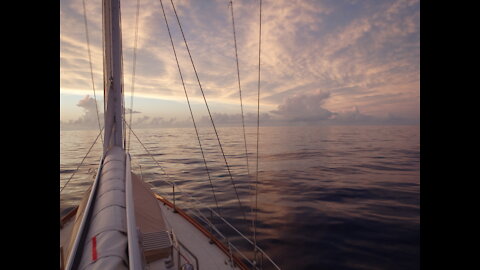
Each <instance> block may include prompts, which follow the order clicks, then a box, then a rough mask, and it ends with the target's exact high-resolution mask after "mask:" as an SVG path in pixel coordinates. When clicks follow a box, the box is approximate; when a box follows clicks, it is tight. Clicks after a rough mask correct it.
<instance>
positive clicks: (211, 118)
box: [170, 0, 247, 221]
mask: <svg viewBox="0 0 480 270" xmlns="http://www.w3.org/2000/svg"><path fill="white" fill-rule="evenodd" d="M170 3H171V4H172V7H173V11H174V13H175V17H176V18H177V22H178V26H179V27H180V32H181V33H182V37H183V41H184V43H185V47H186V49H187V52H188V56H189V57H190V62H191V63H192V67H193V71H194V72H195V76H196V78H197V82H198V86H199V88H200V91H201V92H202V96H203V100H204V101H205V106H206V107H207V111H208V115H209V117H210V121H211V123H212V126H213V130H214V131H215V135H216V137H217V141H218V145H219V146H220V150H221V152H222V155H223V159H224V161H225V165H226V167H227V171H228V175H229V177H230V181H231V183H232V186H233V189H234V191H235V195H236V197H237V201H238V204H239V206H240V210H241V211H242V214H243V219H244V220H245V221H247V217H246V215H245V211H244V209H243V206H242V202H241V201H240V197H239V195H238V191H237V187H236V186H235V182H234V181H233V177H232V172H231V171H230V166H229V165H228V162H227V158H226V156H225V151H223V147H222V143H221V142H220V137H219V136H218V132H217V128H216V127H215V123H214V122H213V117H212V113H211V112H210V108H209V107H208V103H207V99H206V97H205V93H204V91H203V88H202V84H201V83H200V79H199V77H198V73H197V69H196V68H195V64H194V62H193V58H192V54H191V53H190V48H189V47H188V43H187V39H186V38H185V34H184V32H183V28H182V24H181V23H180V19H179V17H178V14H177V10H176V9H175V5H174V4H173V0H170Z"/></svg>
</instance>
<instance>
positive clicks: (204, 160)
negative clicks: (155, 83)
mask: <svg viewBox="0 0 480 270" xmlns="http://www.w3.org/2000/svg"><path fill="white" fill-rule="evenodd" d="M160 5H161V6H162V11H163V17H164V19H165V24H166V26H167V30H168V36H169V37H170V43H171V44H172V49H173V54H174V55H175V61H176V62H177V68H178V73H179V74H180V79H181V81H182V86H183V91H184V92H185V98H186V99H187V104H188V109H189V110H190V116H191V117H192V122H193V127H194V128H195V134H196V135H197V140H198V145H199V147H200V152H201V153H202V158H203V163H204V164H205V170H206V171H207V175H208V180H209V181H210V187H211V190H212V194H213V198H214V200H215V205H216V207H217V210H218V211H219V212H220V208H219V207H218V201H217V196H216V195H215V189H214V187H213V182H212V178H211V176H210V171H209V169H208V166H207V160H206V159H205V153H204V151H203V147H202V143H201V141H200V135H199V134H198V129H197V124H196V123H195V117H193V111H192V107H191V105H190V99H189V98H188V94H187V89H186V87H185V82H184V80H183V75H182V70H181V69H180V64H179V62H178V58H177V52H176V50H175V45H174V43H173V39H172V34H171V32H170V27H169V25H168V21H167V15H166V14H165V9H164V7H163V3H162V0H160Z"/></svg>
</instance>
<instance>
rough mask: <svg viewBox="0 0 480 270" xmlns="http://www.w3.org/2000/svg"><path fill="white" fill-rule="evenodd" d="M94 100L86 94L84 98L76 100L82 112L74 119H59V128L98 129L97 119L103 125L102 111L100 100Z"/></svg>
mask: <svg viewBox="0 0 480 270" xmlns="http://www.w3.org/2000/svg"><path fill="white" fill-rule="evenodd" d="M97 103H98V106H99V107H98V114H97ZM97 103H96V102H95V99H94V98H93V97H90V96H89V95H86V96H85V97H84V98H82V99H81V100H79V101H78V103H77V106H78V107H80V108H83V109H84V114H83V115H81V116H80V117H79V118H78V119H76V120H70V121H68V122H63V121H60V128H62V129H92V128H97V129H98V121H99V120H100V124H101V125H103V113H101V110H102V108H101V107H100V106H101V102H98V101H97Z"/></svg>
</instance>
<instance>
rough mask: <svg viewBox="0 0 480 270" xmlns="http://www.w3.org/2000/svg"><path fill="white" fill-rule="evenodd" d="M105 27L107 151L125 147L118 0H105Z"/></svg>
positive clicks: (104, 80)
mask: <svg viewBox="0 0 480 270" xmlns="http://www.w3.org/2000/svg"><path fill="white" fill-rule="evenodd" d="M103 29H104V30H103V34H104V50H105V51H104V72H103V74H104V75H103V76H104V77H103V85H104V97H105V98H104V108H105V115H104V117H105V119H104V120H105V135H104V144H103V153H104V154H105V153H106V152H107V151H108V149H110V148H111V147H112V146H119V147H121V148H122V149H123V138H124V137H123V135H124V130H123V126H124V125H123V64H122V33H121V23H120V1H119V0H103Z"/></svg>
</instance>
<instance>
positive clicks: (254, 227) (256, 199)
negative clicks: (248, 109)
mask: <svg viewBox="0 0 480 270" xmlns="http://www.w3.org/2000/svg"><path fill="white" fill-rule="evenodd" d="M261 48H262V0H260V18H259V33H258V91H257V92H258V94H257V164H256V181H255V215H254V218H253V243H254V245H253V246H254V250H253V253H254V257H255V261H256V260H257V226H256V221H257V213H258V153H259V151H258V145H259V140H260V55H261Z"/></svg>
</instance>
